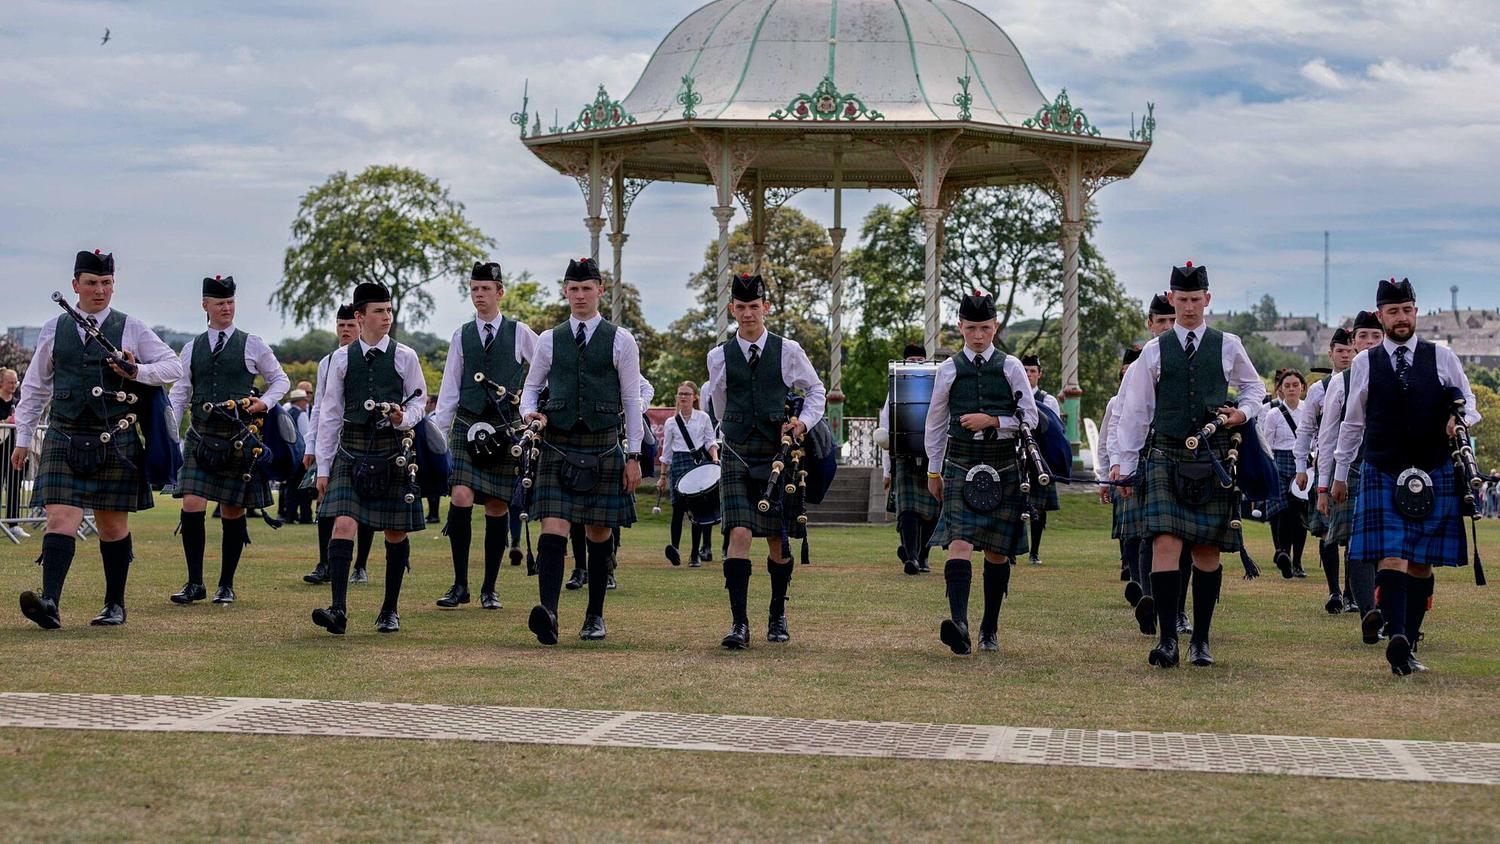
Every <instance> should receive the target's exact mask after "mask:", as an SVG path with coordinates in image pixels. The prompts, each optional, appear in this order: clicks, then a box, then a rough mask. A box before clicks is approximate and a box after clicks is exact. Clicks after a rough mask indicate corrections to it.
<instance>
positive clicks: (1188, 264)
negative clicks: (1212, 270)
mask: <svg viewBox="0 0 1500 844" xmlns="http://www.w3.org/2000/svg"><path fill="white" fill-rule="evenodd" d="M1183 266H1184V267H1187V268H1188V269H1192V268H1193V262H1192V261H1188V262H1187V263H1186V264H1183Z"/></svg>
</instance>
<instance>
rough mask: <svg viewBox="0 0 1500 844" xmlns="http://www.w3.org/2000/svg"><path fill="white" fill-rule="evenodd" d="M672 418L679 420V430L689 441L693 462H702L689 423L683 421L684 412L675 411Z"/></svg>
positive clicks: (685, 440)
mask: <svg viewBox="0 0 1500 844" xmlns="http://www.w3.org/2000/svg"><path fill="white" fill-rule="evenodd" d="M672 419H673V420H674V421H676V422H677V430H678V432H679V433H681V434H682V439H683V442H686V443H687V447H688V452H689V453H691V454H692V455H693V462H694V463H701V462H702V461H701V460H700V459H699V458H698V445H697V443H694V442H693V435H692V434H689V433H688V429H687V424H686V423H684V422H683V421H682V414H680V413H674V414H672Z"/></svg>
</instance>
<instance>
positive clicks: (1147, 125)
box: [1130, 103, 1156, 144]
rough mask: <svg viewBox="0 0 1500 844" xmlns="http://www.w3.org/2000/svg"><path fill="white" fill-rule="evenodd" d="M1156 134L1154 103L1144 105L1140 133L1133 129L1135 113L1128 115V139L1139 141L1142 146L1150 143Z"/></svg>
mask: <svg viewBox="0 0 1500 844" xmlns="http://www.w3.org/2000/svg"><path fill="white" fill-rule="evenodd" d="M1155 134H1156V103H1146V118H1145V119H1144V120H1142V121H1141V129H1140V131H1139V132H1138V131H1136V128H1135V113H1134V112H1132V113H1131V115H1130V139H1131V140H1132V141H1140V142H1141V143H1143V144H1149V143H1151V138H1152V136H1153V135H1155Z"/></svg>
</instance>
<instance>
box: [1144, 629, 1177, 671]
mask: <svg viewBox="0 0 1500 844" xmlns="http://www.w3.org/2000/svg"><path fill="white" fill-rule="evenodd" d="M1146 661H1147V662H1149V663H1151V664H1152V665H1155V666H1158V667H1161V668H1175V667H1176V666H1177V637H1175V636H1171V637H1167V636H1163V637H1162V638H1161V640H1160V641H1158V642H1157V643H1156V647H1154V648H1152V649H1151V655H1150V656H1148V657H1146Z"/></svg>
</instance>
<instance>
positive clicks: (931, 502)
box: [891, 457, 943, 522]
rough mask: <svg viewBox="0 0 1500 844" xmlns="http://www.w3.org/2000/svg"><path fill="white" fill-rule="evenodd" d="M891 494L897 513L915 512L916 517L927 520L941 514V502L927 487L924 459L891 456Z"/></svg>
mask: <svg viewBox="0 0 1500 844" xmlns="http://www.w3.org/2000/svg"><path fill="white" fill-rule="evenodd" d="M891 494H892V496H893V497H894V498H895V512H897V513H916V514H917V518H919V519H922V520H924V521H929V522H930V521H932V520H934V519H936V518H938V517H939V516H941V515H942V514H943V502H941V501H939V500H937V499H936V498H933V497H932V492H931V491H930V490H928V489H927V461H926V460H917V459H915V458H910V457H892V458H891Z"/></svg>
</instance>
